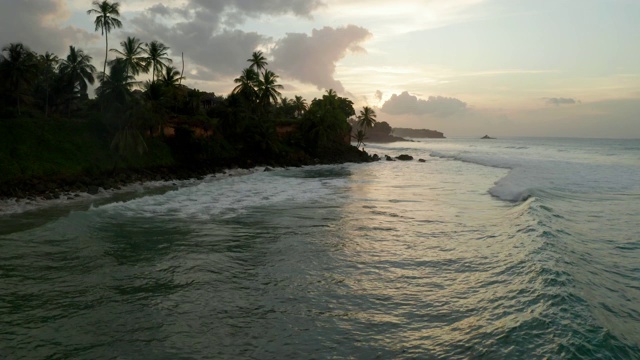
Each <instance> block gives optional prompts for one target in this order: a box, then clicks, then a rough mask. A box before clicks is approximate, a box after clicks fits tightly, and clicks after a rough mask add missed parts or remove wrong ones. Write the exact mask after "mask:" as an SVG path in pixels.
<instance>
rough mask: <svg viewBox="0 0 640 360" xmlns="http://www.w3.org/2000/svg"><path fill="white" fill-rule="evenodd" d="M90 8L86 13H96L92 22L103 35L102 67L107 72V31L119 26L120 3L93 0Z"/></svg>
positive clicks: (120, 24)
mask: <svg viewBox="0 0 640 360" xmlns="http://www.w3.org/2000/svg"><path fill="white" fill-rule="evenodd" d="M91 4H92V5H93V8H92V9H89V10H87V15H91V14H97V16H96V18H95V20H94V21H93V24H94V25H95V26H96V29H95V31H98V30H100V31H101V32H102V35H104V40H105V50H104V68H103V69H102V72H103V73H106V72H107V55H108V54H109V33H110V32H111V30H112V29H116V28H121V27H122V22H121V21H120V20H119V19H118V17H119V16H120V4H119V3H117V2H114V3H110V2H109V1H107V0H103V1H102V2H100V1H94V2H93V3H91Z"/></svg>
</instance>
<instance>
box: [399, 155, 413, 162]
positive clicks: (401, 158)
mask: <svg viewBox="0 0 640 360" xmlns="http://www.w3.org/2000/svg"><path fill="white" fill-rule="evenodd" d="M396 159H398V160H400V161H411V160H413V156H411V155H407V154H402V155H400V156H398V157H396Z"/></svg>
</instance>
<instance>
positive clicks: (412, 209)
mask: <svg viewBox="0 0 640 360" xmlns="http://www.w3.org/2000/svg"><path fill="white" fill-rule="evenodd" d="M366 150H367V151H368V152H369V153H377V154H379V155H384V154H388V155H391V156H397V155H399V154H409V155H412V156H413V157H414V158H415V160H414V161H410V162H401V161H394V162H391V161H380V162H375V163H367V164H343V165H328V166H311V167H304V168H288V169H276V170H275V171H271V172H262V171H257V170H256V171H248V172H243V173H239V174H238V173H236V174H235V176H229V175H234V174H226V175H218V176H216V177H208V178H206V179H204V180H193V181H188V182H180V183H153V184H147V185H136V186H133V187H130V188H128V189H124V190H121V191H119V192H116V193H108V192H101V193H100V194H98V195H96V196H90V195H83V196H79V197H75V198H72V199H60V200H55V201H49V202H38V201H19V202H17V201H4V202H2V203H0V359H326V358H336V359H475V358H485V359H640V230H639V227H638V223H639V220H640V217H639V214H640V140H605V139H561V138H509V139H496V140H480V139H437V140H436V139H427V140H420V141H416V142H400V143H392V144H385V145H378V144H368V145H367V146H366ZM418 158H422V159H424V160H425V162H418V161H417V159H418ZM258 170H261V169H258Z"/></svg>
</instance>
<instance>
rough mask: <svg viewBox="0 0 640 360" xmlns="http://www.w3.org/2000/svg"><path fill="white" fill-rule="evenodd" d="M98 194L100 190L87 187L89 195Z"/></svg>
mask: <svg viewBox="0 0 640 360" xmlns="http://www.w3.org/2000/svg"><path fill="white" fill-rule="evenodd" d="M99 192H100V188H99V187H97V186H95V185H90V186H88V187H87V193H88V194H90V195H96V194H97V193H99Z"/></svg>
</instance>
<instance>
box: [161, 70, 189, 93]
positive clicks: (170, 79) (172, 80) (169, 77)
mask: <svg viewBox="0 0 640 360" xmlns="http://www.w3.org/2000/svg"><path fill="white" fill-rule="evenodd" d="M159 80H160V81H161V83H162V84H163V85H164V86H166V87H168V88H176V87H177V86H178V85H179V84H180V81H181V80H184V77H183V76H181V75H180V71H178V69H176V68H175V67H173V66H167V67H165V68H164V72H163V73H162V77H161V78H160V79H159Z"/></svg>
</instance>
